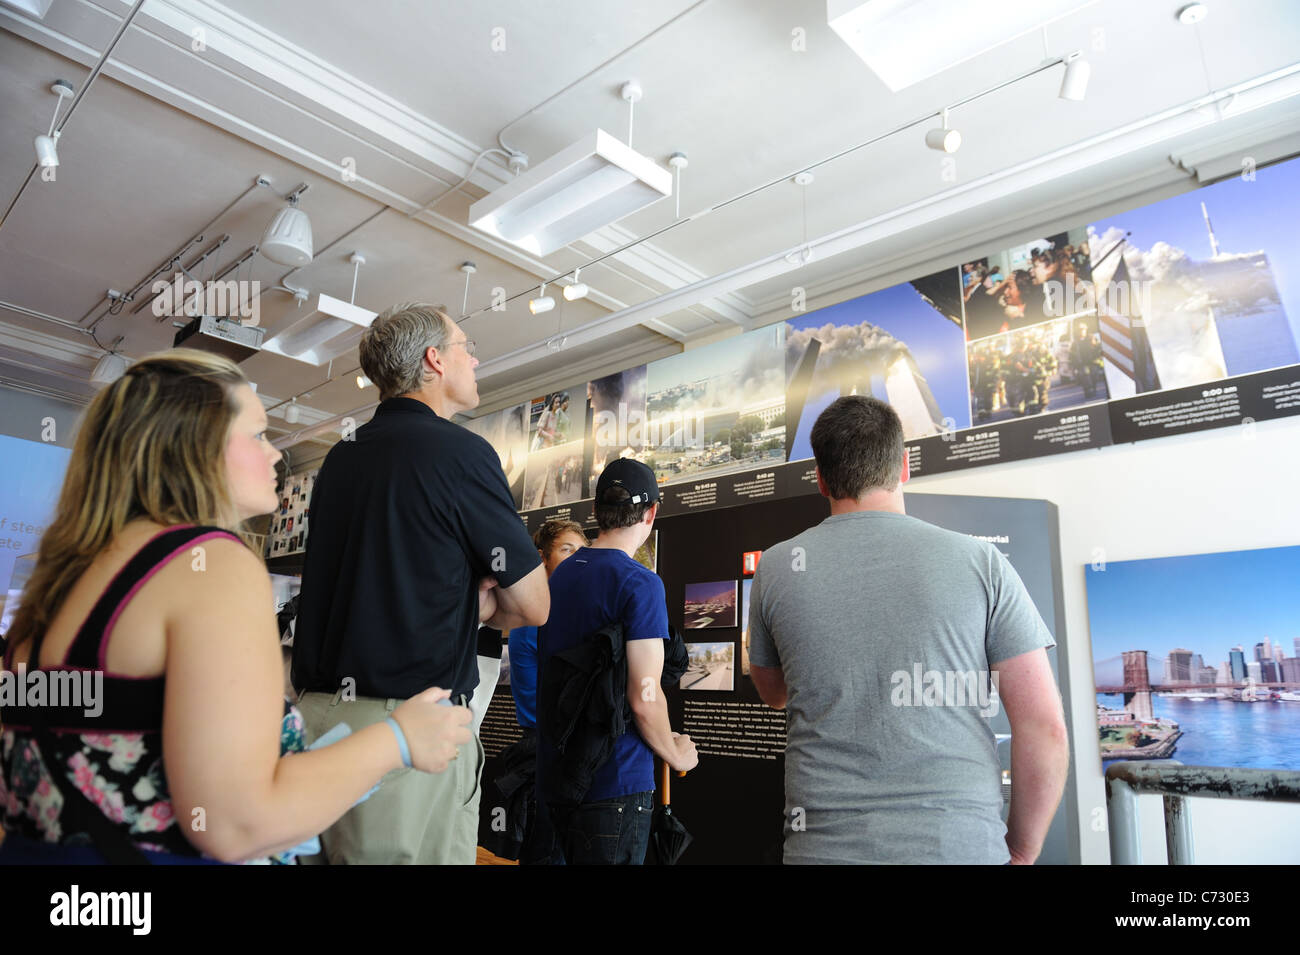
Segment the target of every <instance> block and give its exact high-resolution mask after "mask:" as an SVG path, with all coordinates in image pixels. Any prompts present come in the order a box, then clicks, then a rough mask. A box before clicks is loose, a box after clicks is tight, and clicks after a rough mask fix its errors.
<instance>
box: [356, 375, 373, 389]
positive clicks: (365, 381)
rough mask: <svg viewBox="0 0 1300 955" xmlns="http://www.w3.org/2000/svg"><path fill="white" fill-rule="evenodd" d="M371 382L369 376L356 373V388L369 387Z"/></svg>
mask: <svg viewBox="0 0 1300 955" xmlns="http://www.w3.org/2000/svg"><path fill="white" fill-rule="evenodd" d="M372 384H374V382H372V381H371V380H370V379H369V378H367V377H366V376H365V375H357V387H358V388H369V387H370V386H371V385H372Z"/></svg>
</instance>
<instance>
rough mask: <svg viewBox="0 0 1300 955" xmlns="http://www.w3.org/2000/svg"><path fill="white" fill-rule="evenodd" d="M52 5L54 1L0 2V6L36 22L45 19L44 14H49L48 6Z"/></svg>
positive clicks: (17, 0) (7, 0)
mask: <svg viewBox="0 0 1300 955" xmlns="http://www.w3.org/2000/svg"><path fill="white" fill-rule="evenodd" d="M53 3H54V0H0V6H4V7H9V8H10V9H13V10H17V11H18V12H19V13H25V14H27V15H28V16H32V17H35V18H36V19H37V20H44V19H45V14H47V13H49V12H50V6H51V5H52V4H53Z"/></svg>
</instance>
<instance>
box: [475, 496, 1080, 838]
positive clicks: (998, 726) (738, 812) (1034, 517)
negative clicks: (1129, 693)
mask: <svg viewBox="0 0 1300 955" xmlns="http://www.w3.org/2000/svg"><path fill="white" fill-rule="evenodd" d="M906 501H907V509H908V512H909V513H910V514H912V515H913V516H915V517H918V518H920V519H922V520H926V521H929V522H930V523H933V524H936V525H938V526H941V527H945V528H948V529H950V530H954V531H958V532H960V533H964V534H971V535H974V536H977V537H980V538H981V539H984V540H988V541H989V542H991V543H993V544H994V546H996V547H997V548H998V549H999V550H1001V551H1002V553H1003V554H1005V555H1006V556H1007V558H1008V559H1009V560H1010V561H1011V563H1012V565H1013V566H1014V567H1015V568H1016V570H1017V571H1018V572H1019V574H1020V576H1021V578H1022V579H1023V580H1024V583H1025V586H1026V588H1027V589H1028V591H1029V594H1030V596H1031V597H1032V598H1033V600H1034V604H1035V606H1036V607H1037V608H1038V611H1039V613H1040V614H1041V615H1042V617H1043V620H1044V621H1045V622H1046V623H1047V626H1048V628H1049V629H1050V630H1051V632H1052V634H1053V636H1054V637H1055V638H1056V641H1057V647H1056V649H1054V650H1051V651H1049V653H1048V656H1049V658H1050V659H1051V661H1052V667H1053V670H1054V671H1055V670H1056V666H1057V664H1056V661H1057V658H1058V656H1060V655H1062V654H1064V653H1065V652H1066V649H1065V626H1064V616H1063V614H1064V609H1063V602H1062V596H1061V594H1062V590H1061V566H1060V546H1059V540H1058V531H1057V514H1056V507H1055V505H1053V504H1051V503H1049V502H1047V501H1033V500H1017V499H1003V498H985V497H959V496H949V495H928V494H908V495H907V497H906ZM829 513H830V510H829V506H828V505H827V503H826V501H825V499H824V498H821V497H817V496H810V495H804V496H801V497H796V498H788V499H778V500H769V501H761V502H757V503H752V504H747V505H745V506H743V507H740V508H736V509H732V510H727V511H720V510H702V511H700V512H698V513H679V514H678V515H677V516H674V517H666V518H663V519H661V520H659V521H657V522H656V524H655V527H656V529H657V534H658V538H657V551H658V573H659V576H660V577H661V578H662V579H663V581H664V587H665V590H666V594H667V599H668V619H669V621H670V622H671V623H672V624H673V625H675V626H677V627H679V628H681V629H682V633H683V635H684V636H685V639H686V641H687V647H688V650H689V653H690V667H689V668H688V670H687V672H686V674H685V675H684V676H683V677H682V678H681V680H680V681H679V682H678V685H677V687H675V688H672V689H670V690H669V691H668V705H669V713H670V716H671V719H672V724H673V728H674V730H676V731H678V732H684V733H687V734H689V735H690V737H691V738H692V739H693V740H694V741H695V742H696V745H697V746H698V748H699V751H700V765H699V767H698V768H697V769H695V770H694V771H693V772H691V773H690V774H688V775H687V776H686V777H685V778H681V779H674V780H673V786H672V804H673V809H674V812H675V813H676V814H677V815H678V816H679V818H681V819H682V821H683V822H684V823H685V824H686V826H687V828H688V829H690V830H691V832H692V833H693V835H694V837H695V841H694V843H693V844H692V845H691V847H690V848H689V849H688V850H687V852H686V854H685V856H684V857H683V859H682V862H683V863H684V864H714V863H717V864H726V863H733V864H734V863H775V862H779V861H780V859H781V844H782V825H783V818H784V765H785V764H784V751H785V714H784V713H783V712H780V711H777V710H773V709H771V708H769V707H768V706H766V705H765V704H764V703H763V702H762V701H761V700H760V699H759V696H758V692H757V690H756V689H755V688H754V684H753V682H752V680H751V678H750V676H749V663H748V656H747V641H746V636H745V633H746V629H747V619H748V593H749V585H750V583H751V581H750V580H748V579H743V577H742V570H743V564H742V555H744V554H745V553H748V552H755V551H763V550H766V549H767V548H769V547H771V546H772V545H774V544H776V543H778V542H780V541H782V540H786V539H788V538H790V537H793V536H795V535H796V534H798V533H800V532H801V531H803V530H805V529H806V528H808V527H811V526H813V525H814V524H817V523H819V522H820V521H821V520H823V519H824V518H825V517H826V516H827V515H828V514H829ZM837 572H839V573H844V574H846V575H851V574H852V573H853V570H852V568H840V569H838V571H837ZM737 609H739V614H737ZM1058 679H1059V681H1060V685H1061V691H1062V694H1063V696H1064V700H1065V707H1066V714H1067V719H1068V714H1069V710H1070V704H1069V701H1070V688H1069V685H1068V682H1066V680H1065V675H1064V673H1063V672H1058ZM885 705H888V703H887V701H885ZM989 723H990V725H989V729H990V732H991V733H992V734H994V736H995V738H996V739H998V740H999V741H1000V742H999V743H998V752H999V756H1000V759H1001V764H1002V768H1003V770H1004V775H1003V778H1004V783H1009V771H1010V768H1011V763H1010V755H1011V754H1010V748H1009V745H1008V744H1007V742H1006V740H1007V738H1008V734H1009V733H1010V725H1009V724H1008V722H1007V719H1006V716H1005V714H1004V713H1002V712H1001V710H999V711H998V712H997V713H996V714H995V715H993V716H992V717H991V718H990V721H989ZM481 735H482V738H483V745H484V748H485V750H486V751H487V753H488V760H487V764H486V766H485V768H484V771H483V780H484V796H483V807H484V808H483V809H482V813H481V820H482V822H481V828H483V829H484V830H485V831H484V832H483V833H482V835H483V837H484V838H487V837H488V836H489V833H488V831H486V827H489V826H490V825H491V821H492V816H491V810H492V806H493V799H494V798H496V799H497V800H498V801H500V800H499V797H495V796H494V795H493V793H494V792H495V789H494V787H493V784H492V781H493V780H494V779H495V778H496V777H497V776H499V775H500V774H501V769H500V761H499V760H498V759H496V756H497V754H499V753H500V752H501V750H502V749H503V748H504V747H505V746H507V745H509V743H510V742H512V741H513V740H515V739H517V738H518V737H519V735H520V731H519V729H518V725H517V724H516V722H515V713H514V705H513V702H512V700H511V696H510V691H509V687H505V686H502V687H498V688H497V690H496V693H495V694H494V696H493V698H492V701H491V704H490V706H489V709H488V715H487V718H486V720H485V722H484V725H483V731H482V734H481ZM1071 765H1072V766H1073V763H1071ZM1071 772H1073V770H1071ZM1004 793H1009V789H1007V788H1006V786H1005V785H1004ZM1073 793H1074V789H1073V786H1071V785H1068V786H1067V788H1066V803H1065V804H1063V805H1062V807H1061V808H1060V810H1058V812H1057V814H1056V817H1055V818H1054V820H1053V822H1052V826H1051V829H1050V831H1049V833H1048V837H1047V841H1046V844H1045V846H1044V849H1043V854H1042V857H1041V861H1042V862H1045V863H1068V862H1070V861H1072V860H1071V858H1070V849H1069V846H1070V845H1071V844H1072V843H1073V842H1075V841H1077V840H1075V839H1074V838H1073V837H1072V834H1071V832H1070V827H1071V826H1072V825H1074V822H1073V820H1075V819H1076V817H1077V813H1076V807H1075V806H1073V805H1071V804H1069V803H1071V802H1072V801H1073V800H1074V798H1075V797H1074V795H1073Z"/></svg>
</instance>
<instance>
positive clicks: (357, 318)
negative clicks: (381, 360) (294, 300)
mask: <svg viewBox="0 0 1300 955" xmlns="http://www.w3.org/2000/svg"><path fill="white" fill-rule="evenodd" d="M307 304H308V307H309V308H311V311H310V312H309V313H307V314H306V315H303V316H302V317H300V318H297V317H292V316H291V318H292V320H291V321H290V322H289V324H288V325H286V326H285V327H284V328H282V329H280V331H278V332H276V334H275V335H274V336H273V337H271V338H268V339H267V340H266V341H265V342H263V343H262V350H263V351H269V352H273V353H274V354H276V355H283V356H284V357H285V358H292V359H294V360H295V361H301V362H305V363H307V364H308V365H323V364H325V363H326V362H328V361H331V360H332V359H335V358H338V357H339V356H340V355H343V354H346V353H347V352H348V351H350V350H351V349H352V348H354V347H356V344H357V342H359V341H361V336H362V335H363V334H365V331H366V329H367V328H369V327H370V323H371V322H373V321H374V320H375V315H376V314H378V313H377V312H371V311H368V310H366V309H364V308H359V307H358V306H356V305H352V304H351V303H349V302H345V301H343V300H342V299H339V298H334V297H332V296H329V295H324V294H319V295H316V296H315V297H314V298H312V299H309V300H308V303H307ZM295 314H296V313H295Z"/></svg>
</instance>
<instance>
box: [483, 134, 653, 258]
mask: <svg viewBox="0 0 1300 955" xmlns="http://www.w3.org/2000/svg"><path fill="white" fill-rule="evenodd" d="M672 192H673V176H672V173H671V172H669V171H668V170H667V169H664V168H662V167H661V166H659V165H658V164H656V163H655V162H654V161H653V160H652V159H649V158H647V157H645V156H642V155H641V154H640V153H638V152H637V151H636V150H634V149H632V148H631V147H630V146H628V145H626V144H625V143H622V142H620V141H619V140H617V139H615V138H614V137H613V136H611V135H610V134H609V133H607V132H605V131H604V130H603V129H598V130H596V131H595V132H594V133H590V134H588V135H586V136H584V137H583V138H582V139H580V140H578V141H577V142H576V143H574V144H573V145H572V146H569V147H567V148H566V149H562V150H560V152H558V153H556V154H555V155H554V156H552V157H551V158H550V159H547V160H546V161H545V162H542V163H539V164H538V165H536V166H534V167H533V168H532V169H530V170H529V171H528V172H526V173H523V174H522V175H520V176H517V177H516V178H515V179H514V180H512V181H511V182H508V183H506V184H505V185H504V186H502V187H501V188H500V189H497V190H496V191H495V192H493V193H491V194H489V195H487V196H484V197H483V198H482V199H480V200H479V201H478V202H476V203H474V204H473V205H472V206H470V208H469V224H470V225H471V226H473V227H474V228H476V229H478V230H480V231H482V232H486V233H487V234H488V235H493V236H496V237H497V238H499V239H503V240H505V241H506V242H509V243H511V244H512V245H516V246H518V247H519V248H521V249H523V250H525V251H527V252H531V253H532V254H533V255H549V254H550V253H552V252H554V251H555V250H556V249H561V248H563V247H564V246H566V245H568V244H569V243H570V242H574V241H577V240H578V239H581V238H582V237H583V236H585V235H589V234H590V233H592V232H595V231H596V230H597V229H600V228H603V227H604V226H607V225H609V224H611V223H613V222H617V221H618V220H619V219H622V218H623V217H624V216H628V215H631V214H632V213H633V212H636V211H638V210H640V209H644V208H645V207H646V206H648V205H650V204H651V203H654V202H658V201H659V200H660V199H663V198H666V197H668V196H670V195H672Z"/></svg>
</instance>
